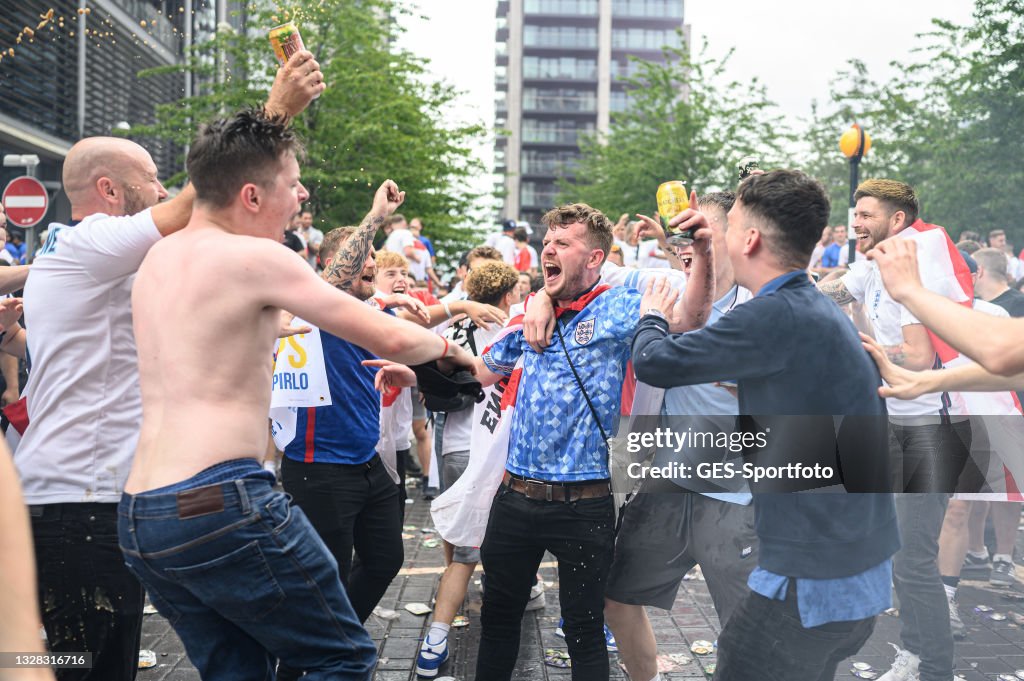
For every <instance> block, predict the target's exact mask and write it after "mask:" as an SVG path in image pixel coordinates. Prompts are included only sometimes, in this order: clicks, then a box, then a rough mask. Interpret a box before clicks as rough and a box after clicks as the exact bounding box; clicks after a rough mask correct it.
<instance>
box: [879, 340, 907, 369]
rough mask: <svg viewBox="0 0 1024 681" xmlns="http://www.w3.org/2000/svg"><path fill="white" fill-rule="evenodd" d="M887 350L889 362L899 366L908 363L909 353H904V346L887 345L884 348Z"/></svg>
mask: <svg viewBox="0 0 1024 681" xmlns="http://www.w3.org/2000/svg"><path fill="white" fill-rule="evenodd" d="M882 347H883V349H884V350H885V354H886V356H888V357H889V361H890V362H892V363H893V364H896V365H897V366H903V365H904V364H906V363H907V353H906V352H904V351H903V346H902V345H885V346H882Z"/></svg>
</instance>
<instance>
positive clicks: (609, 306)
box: [476, 195, 714, 681]
mask: <svg viewBox="0 0 1024 681" xmlns="http://www.w3.org/2000/svg"><path fill="white" fill-rule="evenodd" d="M691 205H694V206H695V205H696V196H695V195H694V196H693V197H692V201H691ZM543 222H544V224H545V225H547V227H548V230H547V234H546V235H545V237H544V249H543V250H542V252H541V256H540V258H541V269H542V271H543V273H544V285H545V294H544V295H545V296H546V297H549V298H550V300H551V301H552V302H553V303H554V304H555V306H556V307H555V317H556V319H555V324H556V326H555V330H556V338H557V340H556V341H554V342H553V343H552V344H551V345H550V346H549V347H548V348H547V350H546V351H545V352H543V353H538V352H534V351H533V350H532V349H531V348H530V347H529V346H528V345H527V342H526V339H525V336H524V333H523V326H522V321H521V320H517V319H514V320H512V322H510V324H509V326H507V327H506V328H505V329H504V330H503V331H502V333H501V334H500V335H499V336H498V337H497V339H496V340H495V341H494V342H493V343H492V345H491V346H490V347H489V348H487V349H486V350H485V351H484V352H483V354H482V356H481V357H480V358H478V359H477V371H478V375H479V376H480V380H481V382H482V383H483V384H484V385H493V384H494V383H496V382H498V381H499V380H500V379H501V378H503V377H505V376H510V375H514V373H513V372H514V370H515V367H516V365H517V362H519V361H520V360H521V361H522V373H521V378H520V380H519V383H518V389H517V391H516V394H515V400H516V402H515V409H514V410H513V412H512V414H511V416H509V415H506V416H504V418H511V419H512V422H511V432H510V436H509V445H508V461H507V464H506V467H505V468H506V472H505V475H504V478H503V481H502V485H501V487H500V488H499V489H498V493H497V495H496V496H495V497H494V501H493V504H492V506H491V513H490V519H489V521H488V525H487V534H486V535H485V537H484V541H483V544H482V545H481V547H480V555H481V560H482V562H483V565H484V571H485V573H486V574H487V588H486V589H485V590H484V602H483V609H482V611H481V625H482V632H481V637H480V652H479V655H478V657H477V668H476V677H477V678H478V679H488V680H489V681H490V680H492V679H493V680H495V681H508V679H510V678H511V676H512V671H513V668H514V667H515V661H516V657H517V655H518V652H519V637H520V627H521V620H522V616H523V612H524V610H525V608H526V604H527V601H528V600H529V597H530V590H531V586H532V584H533V581H534V576H535V575H536V572H537V568H538V566H539V564H540V561H541V558H542V557H543V555H544V551H545V550H549V551H551V552H552V553H553V554H554V555H555V557H556V558H557V559H558V561H559V567H558V574H559V580H560V582H561V585H562V590H561V598H560V602H561V608H562V615H563V617H564V620H565V621H564V625H563V631H564V632H565V640H566V644H567V646H568V649H569V655H570V657H571V659H572V677H573V679H574V680H578V681H584V680H585V681H591V680H594V681H600V680H601V679H607V678H608V676H609V666H608V653H607V649H606V646H607V642H606V639H605V633H604V617H603V610H604V588H605V582H606V580H607V577H608V570H609V567H610V565H611V559H612V550H613V544H614V535H615V532H614V506H613V502H612V497H611V488H610V485H609V479H610V472H609V469H608V449H607V441H606V436H609V435H613V434H614V433H615V429H616V426H617V425H618V420H619V411H620V398H621V394H622V391H621V386H622V381H623V377H624V374H625V368H626V361H627V359H628V356H629V343H630V340H631V339H632V336H633V331H634V329H635V328H636V325H637V323H638V322H639V320H640V294H639V293H638V292H637V291H635V290H633V289H629V288H626V287H622V286H620V287H614V288H613V287H609V286H606V285H601V284H599V279H600V276H601V266H602V265H603V264H604V261H605V259H606V257H607V255H608V251H609V250H610V249H611V246H612V225H611V222H610V221H609V220H608V218H607V217H605V216H604V215H603V214H602V213H601V212H600V211H597V210H595V209H593V208H591V207H590V206H588V205H586V204H582V203H575V204H568V205H564V206H560V207H558V208H555V209H553V210H551V211H549V212H548V213H547V214H546V215H545V216H544V218H543ZM673 224H676V225H679V226H680V228H681V229H688V228H691V227H692V228H693V229H694V230H695V233H694V236H695V238H696V239H697V240H698V242H699V243H700V244H701V246H702V247H701V248H699V249H697V251H698V253H696V254H695V259H694V276H695V281H699V282H702V283H703V284H704V285H703V286H693V287H690V288H688V289H687V291H686V294H685V299H684V301H683V303H682V304H681V305H680V306H679V308H678V309H677V310H675V311H674V312H673V315H672V316H673V323H672V326H673V328H675V329H676V330H678V331H680V332H682V331H688V330H691V329H695V328H699V327H701V326H702V325H703V324H704V321H705V320H706V319H707V317H708V314H709V311H710V308H711V298H712V294H713V293H714V290H713V284H712V283H711V282H712V281H713V278H712V277H709V276H706V274H707V270H708V269H709V268H710V267H712V266H713V265H712V264H711V263H710V262H709V261H711V260H712V256H711V255H710V254H709V249H708V248H707V247H706V245H707V243H708V242H707V239H708V238H709V237H710V230H709V229H708V228H707V220H706V219H705V216H704V215H703V214H701V213H699V212H697V211H696V210H693V209H688V210H686V211H684V212H683V213H681V214H680V215H678V216H676V217H675V218H673ZM570 363H571V366H572V367H573V369H572V370H570V369H569V367H570ZM577 376H578V379H577ZM515 380H516V379H515V378H513V379H511V381H513V382H514V381H515ZM581 397H583V398H584V399H580V398H581ZM591 405H593V406H591Z"/></svg>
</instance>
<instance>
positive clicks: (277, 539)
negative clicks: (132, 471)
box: [118, 459, 377, 681]
mask: <svg viewBox="0 0 1024 681" xmlns="http://www.w3.org/2000/svg"><path fill="white" fill-rule="evenodd" d="M258 468H259V465H258V464H257V463H256V461H255V460H248V459H247V460H243V461H232V462H227V463H224V464H220V465H218V466H215V467H213V468H211V469H207V470H206V471H203V472H202V473H200V474H199V475H197V476H195V477H194V478H192V479H191V480H190V481H186V482H185V483H179V484H177V485H174V486H172V487H168V488H162V489H160V490H154V491H152V492H147V493H144V494H139V495H134V496H133V495H129V494H125V495H124V496H123V497H122V499H121V502H120V505H119V508H118V515H119V518H118V521H119V522H118V538H119V542H120V545H121V551H122V553H123V555H124V559H125V563H126V564H127V565H128V568H129V569H130V570H131V571H132V572H133V573H134V574H135V575H136V576H137V577H138V578H139V581H141V582H142V584H143V586H145V588H146V592H147V593H148V594H149V597H150V600H151V601H152V603H153V605H154V606H156V609H157V610H158V611H159V612H160V614H162V615H163V616H164V617H166V618H167V619H168V621H169V622H170V623H171V626H173V627H174V630H175V631H176V632H177V634H178V636H180V637H181V640H182V642H183V643H184V644H185V650H186V651H187V652H188V656H189V659H191V660H192V663H193V664H194V665H195V666H196V668H197V669H198V670H199V673H200V675H201V676H202V678H204V679H217V680H218V681H220V680H222V679H239V680H242V679H245V680H247V681H248V680H257V679H267V680H270V681H273V679H274V676H275V673H274V668H275V662H276V660H278V659H279V660H281V661H282V662H284V663H287V664H288V665H289V666H292V667H296V668H299V669H305V670H307V677H306V678H308V679H310V680H311V681H315V680H317V679H346V680H348V679H351V680H356V679H358V680H360V681H362V680H365V679H369V678H370V677H371V674H372V673H373V668H374V664H375V662H376V652H377V651H376V648H375V646H374V645H373V642H372V641H371V640H370V637H369V636H368V635H367V633H366V631H365V630H364V629H363V627H362V626H361V625H360V623H359V620H358V619H356V616H355V612H354V611H353V610H352V606H351V604H350V603H349V600H348V597H347V596H346V594H345V590H344V589H343V588H342V585H341V580H340V579H339V577H338V566H337V563H336V562H335V561H334V559H333V558H332V557H331V554H330V553H329V552H328V551H327V547H326V546H324V543H323V542H322V541H321V540H320V538H319V536H318V535H317V533H316V531H315V530H314V529H313V527H312V526H311V525H310V523H309V520H307V519H306V516H305V515H304V514H303V513H302V511H301V510H300V509H298V508H296V507H294V506H292V505H291V504H290V503H289V500H288V497H287V496H285V495H284V494H281V493H280V492H275V491H274V490H273V489H272V488H271V484H270V482H269V481H267V480H266V479H259V478H258V477H254V470H255V469H258ZM211 479H212V480H218V481H219V482H215V483H214V484H202V483H206V482H209V481H210V480H211Z"/></svg>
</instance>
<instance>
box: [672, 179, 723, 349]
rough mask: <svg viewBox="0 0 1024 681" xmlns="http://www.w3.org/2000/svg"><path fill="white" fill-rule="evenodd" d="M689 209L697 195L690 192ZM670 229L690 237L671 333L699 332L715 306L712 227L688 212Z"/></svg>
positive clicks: (700, 215)
mask: <svg viewBox="0 0 1024 681" xmlns="http://www.w3.org/2000/svg"><path fill="white" fill-rule="evenodd" d="M690 205H691V206H696V205H697V192H690ZM669 225H670V226H672V227H678V228H679V229H681V230H683V231H689V232H690V233H691V234H692V235H693V264H692V267H691V268H690V277H689V279H688V281H687V285H686V291H685V292H684V293H683V302H682V310H681V311H680V314H678V315H677V319H676V320H672V319H671V318H670V321H671V327H670V328H671V331H672V332H673V333H683V332H685V331H692V330H694V329H700V328H702V327H703V326H704V324H705V323H706V322H707V321H708V318H709V317H710V316H711V305H712V304H713V303H714V302H715V255H714V251H713V250H712V248H711V227H709V226H708V219H707V217H705V215H704V214H703V213H701V212H700V211H699V210H696V209H695V208H687V209H686V210H684V211H683V212H682V213H680V214H679V215H677V216H675V217H674V218H672V219H671V220H669Z"/></svg>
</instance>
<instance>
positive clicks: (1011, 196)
mask: <svg viewBox="0 0 1024 681" xmlns="http://www.w3.org/2000/svg"><path fill="white" fill-rule="evenodd" d="M933 25H934V27H935V28H934V30H933V31H932V32H930V33H928V34H925V35H923V36H919V37H918V42H919V43H920V46H919V47H918V48H917V49H916V50H915V55H914V57H913V58H912V59H909V60H907V61H906V62H904V63H898V64H895V66H896V67H897V69H898V70H899V72H900V73H901V77H900V78H899V79H896V80H893V81H889V82H885V83H879V82H876V81H874V80H872V79H871V78H870V77H869V74H867V72H866V70H865V69H864V68H863V67H862V66H860V65H858V64H853V65H852V67H853V68H852V69H851V71H849V72H847V73H846V74H843V75H842V76H841V78H840V79H838V80H837V81H836V82H835V83H834V84H833V93H832V101H831V111H830V112H829V113H828V114H827V115H824V116H822V117H820V118H818V119H817V120H816V121H815V122H814V124H813V125H812V128H813V131H812V133H811V135H809V137H811V138H818V137H821V138H822V139H824V138H826V137H828V136H831V139H832V144H831V145H830V146H827V147H826V146H825V145H824V144H821V145H815V147H814V149H815V155H814V157H813V158H812V159H811V161H810V165H811V167H812V168H814V169H818V170H819V171H821V172H825V171H826V169H827V168H834V167H835V166H836V164H840V165H841V164H842V157H841V156H840V155H839V152H838V150H837V148H836V146H835V140H836V139H838V135H839V134H840V133H841V132H842V130H844V129H845V128H846V127H847V126H848V125H849V124H850V122H852V120H857V121H859V122H860V123H861V124H863V125H864V127H865V129H866V130H867V131H868V132H869V133H870V134H871V136H872V137H873V139H874V142H875V146H874V148H873V149H872V151H871V155H869V157H868V159H866V160H865V161H866V162H865V164H864V166H863V170H864V172H863V173H862V175H863V176H864V177H880V176H889V177H894V178H897V179H901V180H904V181H906V182H909V183H910V184H912V185H914V187H915V188H916V189H917V191H918V194H919V196H920V197H921V203H922V216H923V217H924V219H926V220H928V221H929V222H934V223H937V224H942V225H944V226H945V227H947V229H948V230H949V232H950V233H951V235H952V236H953V237H954V238H956V236H957V235H958V234H959V232H960V231H961V230H964V229H971V230H975V231H978V232H982V233H985V232H988V231H989V230H991V229H1006V230H1007V231H1008V233H1010V235H1011V239H1012V240H1015V241H1016V243H1017V245H1018V246H1020V245H1024V221H1022V220H1021V217H1020V212H1021V211H1020V205H1019V204H1020V201H1021V197H1022V196H1024V164H1022V163H1021V158H1022V157H1024V0H976V2H975V9H974V13H973V21H972V22H971V23H970V24H968V25H957V24H954V23H951V22H948V21H941V20H934V21H933ZM828 172H832V173H834V172H835V171H834V170H831V171H828ZM844 205H845V202H844Z"/></svg>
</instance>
